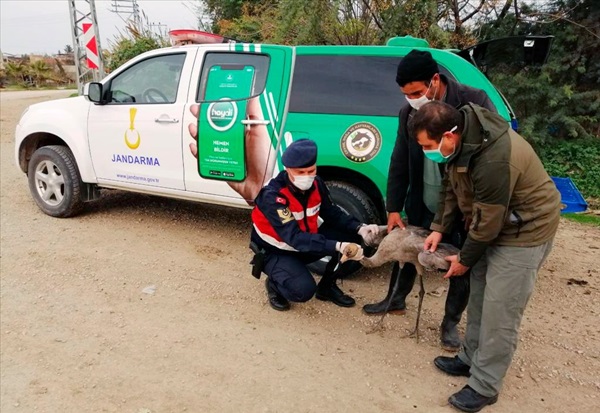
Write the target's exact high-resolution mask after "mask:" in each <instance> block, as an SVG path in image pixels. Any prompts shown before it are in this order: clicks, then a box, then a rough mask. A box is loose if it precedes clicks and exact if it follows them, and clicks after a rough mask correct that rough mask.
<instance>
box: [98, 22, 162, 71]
mask: <svg viewBox="0 0 600 413" xmlns="http://www.w3.org/2000/svg"><path fill="white" fill-rule="evenodd" d="M127 33H128V35H123V34H120V36H118V37H116V42H115V43H114V44H111V45H110V52H109V53H108V54H107V56H108V60H107V64H106V65H105V67H106V69H107V70H108V71H109V72H111V71H113V70H115V69H116V68H118V67H119V66H121V65H122V64H123V63H125V62H127V61H128V60H131V59H133V58H134V57H135V56H137V55H139V54H142V53H144V52H147V51H149V50H154V49H158V48H161V47H166V46H169V45H170V43H169V41H168V40H167V39H166V38H164V37H161V36H157V35H156V34H154V33H153V32H152V31H150V30H139V29H138V28H136V27H135V26H134V25H132V24H130V25H129V26H127Z"/></svg>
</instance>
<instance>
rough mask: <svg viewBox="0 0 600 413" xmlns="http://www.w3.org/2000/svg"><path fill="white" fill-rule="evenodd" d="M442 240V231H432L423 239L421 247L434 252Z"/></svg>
mask: <svg viewBox="0 0 600 413" xmlns="http://www.w3.org/2000/svg"><path fill="white" fill-rule="evenodd" d="M440 242H442V233H441V232H437V231H433V232H432V233H431V234H429V236H428V237H427V238H426V239H425V242H424V244H423V249H424V250H425V251H429V252H435V250H436V249H437V246H438V244H439V243H440Z"/></svg>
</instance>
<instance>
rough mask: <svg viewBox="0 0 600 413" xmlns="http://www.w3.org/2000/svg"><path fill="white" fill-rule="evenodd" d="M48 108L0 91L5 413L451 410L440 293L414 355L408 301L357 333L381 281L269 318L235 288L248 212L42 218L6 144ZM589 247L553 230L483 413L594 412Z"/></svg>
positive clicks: (597, 379) (99, 210)
mask: <svg viewBox="0 0 600 413" xmlns="http://www.w3.org/2000/svg"><path fill="white" fill-rule="evenodd" d="M69 94H70V91H66V92H59V94H58V95H59V96H68V95H69ZM49 96H52V97H53V98H55V97H57V95H56V94H54V93H43V94H42V96H34V95H32V94H28V93H25V94H21V95H13V94H12V93H11V92H3V93H0V98H1V131H2V136H1V147H0V149H1V174H0V176H1V181H0V182H1V198H0V202H1V221H0V224H1V297H0V299H1V300H0V303H1V320H0V322H1V326H0V340H1V349H0V359H1V377H0V379H1V392H0V410H1V411H2V412H3V413H12V412H120V413H121V412H125V413H129V412H130V413H148V412H152V413H163V412H165V413H166V412H452V411H453V410H452V409H451V408H450V407H449V406H448V404H447V398H448V396H449V395H450V394H452V393H453V392H455V391H456V390H458V389H460V388H461V387H462V386H463V385H464V383H465V380H464V379H462V378H450V377H447V376H445V375H443V374H441V373H440V372H438V371H437V370H436V369H435V368H434V367H433V364H432V360H433V358H434V357H435V356H437V355H439V354H442V353H443V352H442V351H441V350H440V348H439V346H438V340H437V337H438V333H437V326H438V324H439V322H440V320H441V314H442V306H443V301H444V296H445V294H443V295H442V296H441V297H436V296H432V295H427V296H426V297H425V302H424V316H423V318H422V330H421V331H422V335H423V336H424V338H422V340H421V342H419V343H416V342H415V340H414V339H412V338H408V337H406V334H407V331H408V329H409V328H410V327H411V326H412V325H413V323H414V316H415V309H416V305H415V304H416V296H415V294H416V289H415V291H413V295H412V296H411V297H409V299H408V305H409V311H408V314H407V315H406V316H389V317H388V318H387V319H386V320H385V330H384V331H382V332H379V333H375V334H367V332H368V331H369V330H370V329H371V327H372V325H373V324H374V322H375V321H376V319H374V318H370V317H367V316H365V315H363V314H362V313H361V307H362V305H363V304H365V303H367V302H372V301H374V300H377V299H380V298H381V297H382V296H383V294H384V292H385V290H386V288H387V282H388V277H389V271H390V268H391V267H390V266H385V267H382V268H380V269H377V270H373V271H363V272H362V273H360V274H359V275H357V276H355V277H353V278H352V279H349V280H346V281H344V285H343V287H344V289H345V290H349V291H351V292H352V294H353V295H354V296H355V297H356V298H357V301H358V304H359V305H358V306H357V307H355V308H351V309H342V308H338V307H335V306H333V305H331V304H328V303H323V302H320V301H317V300H312V301H310V302H308V303H305V304H301V305H295V306H294V307H293V309H292V311H289V312H286V313H278V312H275V311H273V310H272V309H271V308H270V307H269V306H268V304H267V303H266V298H265V293H264V285H263V282H258V281H257V280H256V279H254V278H252V276H251V275H250V268H249V265H248V261H249V260H250V253H249V250H248V249H247V245H248V233H249V229H250V225H249V212H248V211H245V210H230V209H224V208H218V207H214V206H205V205H199V204H194V203H189V202H180V201H171V200H164V199H160V198H155V197H149V196H143V195H135V194H128V193H123V192H118V191H111V192H107V194H106V196H105V197H104V198H103V199H101V200H98V201H95V202H93V203H91V204H88V207H87V209H86V211H85V213H84V214H82V215H80V216H78V217H76V218H71V219H66V220H60V219H54V218H51V217H48V216H46V215H44V214H43V213H42V212H40V210H38V208H37V207H36V205H35V204H34V202H33V200H32V199H31V197H30V195H29V192H28V187H27V181H26V177H25V175H24V174H22V173H21V172H20V171H19V170H17V168H16V167H15V165H14V160H13V157H14V156H13V133H14V128H15V125H16V122H17V120H18V117H19V116H20V114H21V113H22V111H23V109H24V108H25V107H26V106H27V105H29V104H31V103H33V102H35V101H38V100H45V99H48V98H49ZM599 247H600V229H598V228H593V227H584V226H581V225H579V224H574V223H571V222H567V221H564V222H562V223H561V226H560V231H559V234H558V238H557V240H556V244H555V249H554V251H553V254H552V256H551V257H550V259H549V262H548V263H547V264H546V266H545V268H544V269H543V270H542V271H541V273H540V274H539V280H538V282H537V286H536V291H535V294H534V296H533V297H532V299H531V301H530V305H529V308H528V309H527V311H526V313H525V318H524V321H523V326H522V329H521V339H520V343H519V348H518V349H517V352H516V355H515V359H514V362H513V365H512V367H511V369H510V370H509V372H508V376H507V379H506V381H505V388H504V391H503V392H502V394H501V397H500V400H499V401H498V403H497V404H496V405H494V406H492V407H489V408H486V409H485V410H484V411H485V412H488V413H494V412H526V413H538V412H539V413H550V412H557V413H559V412H560V413H563V412H592V411H596V412H597V411H599V410H598V406H599V405H600V327H599V323H598V321H599V319H600V318H599V315H600V290H599V288H600V264H599V263H600V250H599V249H598V248H599ZM440 278H441V277H434V276H430V277H429V278H428V279H427V280H426V281H425V282H426V287H427V289H428V290H429V291H433V290H436V289H438V288H440V287H444V286H445V283H444V281H442V280H441V279H440ZM569 278H575V279H578V280H583V281H585V282H587V283H588V284H587V285H583V286H580V285H568V284H567V280H568V279H569ZM149 286H155V292H154V293H153V294H147V293H145V292H144V291H143V290H144V289H145V288H146V287H149ZM417 288H418V287H417ZM462 326H464V323H463V324H461V327H462Z"/></svg>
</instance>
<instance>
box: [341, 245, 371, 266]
mask: <svg viewBox="0 0 600 413" xmlns="http://www.w3.org/2000/svg"><path fill="white" fill-rule="evenodd" d="M335 249H336V250H338V251H339V252H341V253H342V258H341V259H340V262H341V263H342V264H343V263H344V262H346V261H359V260H361V259H362V258H364V256H365V254H364V251H363V249H362V247H361V246H360V245H358V244H355V243H353V242H338V243H337V244H336V247H335Z"/></svg>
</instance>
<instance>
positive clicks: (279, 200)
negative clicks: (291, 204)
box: [275, 196, 287, 205]
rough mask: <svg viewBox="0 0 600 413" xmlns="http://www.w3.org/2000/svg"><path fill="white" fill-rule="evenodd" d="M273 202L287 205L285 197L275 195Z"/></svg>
mask: <svg viewBox="0 0 600 413" xmlns="http://www.w3.org/2000/svg"><path fill="white" fill-rule="evenodd" d="M275 202H277V203H278V204H283V205H287V202H286V200H285V198H282V197H280V196H278V197H275Z"/></svg>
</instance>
